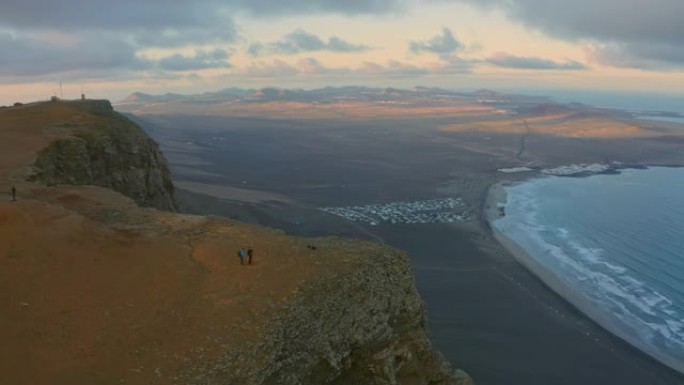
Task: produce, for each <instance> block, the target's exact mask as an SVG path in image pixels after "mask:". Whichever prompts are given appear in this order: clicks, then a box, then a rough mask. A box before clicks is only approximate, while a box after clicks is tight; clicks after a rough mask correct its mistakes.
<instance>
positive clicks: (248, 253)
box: [238, 247, 254, 265]
mask: <svg viewBox="0 0 684 385" xmlns="http://www.w3.org/2000/svg"><path fill="white" fill-rule="evenodd" d="M253 255H254V250H252V248H251V247H250V248H248V249H247V251H245V248H244V247H241V248H240V250H239V251H238V257H240V264H241V265H244V264H245V257H246V258H247V264H248V265H251V264H252V256H253Z"/></svg>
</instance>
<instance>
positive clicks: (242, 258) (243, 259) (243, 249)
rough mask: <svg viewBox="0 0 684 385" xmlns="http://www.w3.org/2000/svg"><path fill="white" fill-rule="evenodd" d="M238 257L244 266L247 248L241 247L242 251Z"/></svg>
mask: <svg viewBox="0 0 684 385" xmlns="http://www.w3.org/2000/svg"><path fill="white" fill-rule="evenodd" d="M238 257H240V264H241V265H244V264H245V248H244V247H241V248H240V251H238Z"/></svg>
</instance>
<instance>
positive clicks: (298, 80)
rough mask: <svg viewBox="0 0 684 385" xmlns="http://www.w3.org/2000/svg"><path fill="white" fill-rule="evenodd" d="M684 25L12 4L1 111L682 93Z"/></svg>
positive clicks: (223, 7) (348, 8) (639, 3)
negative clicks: (309, 97)
mask: <svg viewBox="0 0 684 385" xmlns="http://www.w3.org/2000/svg"><path fill="white" fill-rule="evenodd" d="M682 15H684V1H682V0H287V1H285V0H117V1H110V0H107V1H104V0H60V1H55V0H2V2H1V3H0V52H2V54H1V55H0V105H6V104H10V103H13V102H15V101H22V102H27V101H33V100H44V99H48V98H50V97H51V96H53V95H57V96H60V95H62V94H63V96H64V98H78V97H79V96H80V94H81V90H83V92H85V93H86V95H87V96H88V97H93V98H108V99H110V100H119V99H121V98H123V97H125V96H126V95H128V94H130V93H132V92H134V91H142V92H147V93H153V94H161V93H167V92H175V93H184V94H193V93H202V92H206V91H217V90H220V89H223V88H229V87H240V88H261V87H266V86H274V87H283V88H305V89H310V88H316V87H323V86H328V85H332V86H341V85H365V86H383V87H384V86H392V87H404V88H410V87H414V86H418V85H422V86H437V87H443V88H447V89H455V90H468V89H479V88H489V89H495V90H511V89H524V90H544V89H556V90H557V89H567V90H602V91H611V92H632V93H634V92H644V93H662V94H675V95H683V94H684V22H682V17H683V16H682ZM60 81H61V83H62V88H61V91H60Z"/></svg>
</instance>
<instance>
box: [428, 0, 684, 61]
mask: <svg viewBox="0 0 684 385" xmlns="http://www.w3.org/2000/svg"><path fill="white" fill-rule="evenodd" d="M433 1H434V2H439V1H442V2H445V1H446V0H433ZM449 1H451V0H449ZM453 1H459V2H462V3H469V4H473V5H475V6H479V7H484V8H497V9H500V10H503V11H504V12H505V14H507V15H508V16H509V18H511V19H512V20H515V21H518V22H520V23H522V24H524V25H525V26H527V27H530V28H534V29H536V30H539V31H542V32H543V33H545V34H547V35H548V36H551V37H555V38H560V39H565V40H571V41H586V42H590V43H599V44H605V45H608V46H611V47H612V48H610V50H611V51H605V52H603V55H598V54H597V55H598V57H603V58H604V59H605V60H604V61H603V63H604V64H607V65H613V64H611V63H615V64H616V65H618V66H635V67H637V68H641V67H642V66H643V65H644V64H647V65H649V66H653V65H655V63H657V62H660V65H661V66H668V65H671V64H672V63H684V60H682V58H681V57H680V55H676V54H675V55H673V54H672V53H670V52H668V49H663V48H662V47H670V48H671V49H674V50H678V51H682V50H684V23H683V22H682V15H683V14H684V1H682V0H649V1H644V0H573V1H548V0H453ZM647 45H654V46H655V49H653V50H651V52H649V56H650V58H649V59H648V60H647V61H643V60H626V59H627V57H630V58H632V59H636V58H640V57H641V56H642V54H643V53H645V52H643V51H646V49H645V47H646V46H647ZM618 50H619V51H620V54H619V55H618V53H617V51H618ZM617 56H623V57H622V58H618V57H617ZM673 56H674V57H673Z"/></svg>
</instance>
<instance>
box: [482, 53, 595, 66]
mask: <svg viewBox="0 0 684 385" xmlns="http://www.w3.org/2000/svg"><path fill="white" fill-rule="evenodd" d="M485 62H487V63H489V64H492V65H494V66H497V67H503V68H512V69H529V70H586V69H588V68H589V67H587V66H586V65H584V64H582V63H580V62H578V61H575V60H568V61H565V62H562V63H559V62H555V61H553V60H549V59H543V58H538V57H529V56H515V55H511V54H507V53H503V52H499V53H496V54H494V55H493V56H491V57H489V58H487V59H485Z"/></svg>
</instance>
